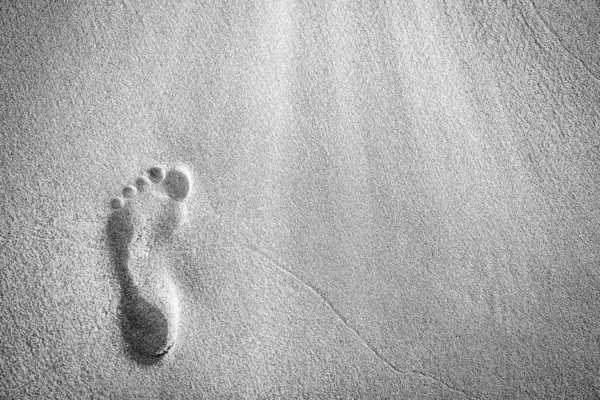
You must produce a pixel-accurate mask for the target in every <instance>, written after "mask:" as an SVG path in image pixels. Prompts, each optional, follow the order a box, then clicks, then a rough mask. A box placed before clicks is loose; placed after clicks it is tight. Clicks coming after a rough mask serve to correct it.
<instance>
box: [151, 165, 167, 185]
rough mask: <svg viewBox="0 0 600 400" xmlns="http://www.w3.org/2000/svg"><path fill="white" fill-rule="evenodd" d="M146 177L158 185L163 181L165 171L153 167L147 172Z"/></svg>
mask: <svg viewBox="0 0 600 400" xmlns="http://www.w3.org/2000/svg"><path fill="white" fill-rule="evenodd" d="M148 176H149V177H150V180H151V181H152V182H154V183H160V182H162V181H163V179H165V170H164V168H162V167H153V168H150V169H149V170H148Z"/></svg>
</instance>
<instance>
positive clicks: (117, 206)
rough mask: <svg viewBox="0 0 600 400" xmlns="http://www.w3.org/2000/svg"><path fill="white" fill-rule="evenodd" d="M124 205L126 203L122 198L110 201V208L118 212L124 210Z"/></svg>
mask: <svg viewBox="0 0 600 400" xmlns="http://www.w3.org/2000/svg"><path fill="white" fill-rule="evenodd" d="M124 205H125V201H124V200H123V199H122V198H120V197H115V198H114V199H112V200H111V201H110V208H112V209H113V210H118V209H120V208H123V206H124Z"/></svg>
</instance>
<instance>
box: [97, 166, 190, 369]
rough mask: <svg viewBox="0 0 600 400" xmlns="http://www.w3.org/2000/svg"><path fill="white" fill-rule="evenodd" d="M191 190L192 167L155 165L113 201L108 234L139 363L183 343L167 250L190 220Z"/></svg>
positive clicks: (127, 334) (125, 328) (126, 327)
mask: <svg viewBox="0 0 600 400" xmlns="http://www.w3.org/2000/svg"><path fill="white" fill-rule="evenodd" d="M161 187H162V189H163V190H162V191H160V190H158V189H160V188H161ZM191 189H192V179H191V173H190V172H189V171H188V170H187V169H186V168H183V167H179V168H174V169H171V170H169V171H165V170H164V169H162V168H160V167H155V168H151V169H149V170H148V171H147V176H141V177H139V178H138V179H137V180H136V181H135V184H134V185H129V186H126V187H125V188H124V189H123V191H122V197H117V198H115V199H113V200H112V201H111V203H110V204H111V207H112V208H113V212H112V214H111V216H110V219H109V223H108V236H109V239H110V244H111V251H112V256H113V261H114V263H115V267H116V270H117V275H118V277H119V281H120V284H121V294H122V296H121V317H122V318H121V322H122V323H121V328H122V332H123V338H124V339H125V341H126V342H127V344H128V348H129V350H130V351H131V352H132V354H133V355H134V356H135V358H136V359H137V360H144V361H148V362H154V361H158V360H160V359H162V358H163V357H164V356H165V355H167V354H168V353H169V352H170V351H172V349H173V347H174V345H175V344H176V342H177V333H178V330H179V324H180V320H179V316H180V310H179V304H180V299H179V295H178V291H177V287H176V286H175V283H174V282H173V280H172V278H171V275H170V267H169V262H168V257H166V255H167V254H166V252H167V251H168V250H169V243H170V238H171V236H172V234H173V233H174V232H175V230H176V229H177V227H179V226H180V225H181V224H182V223H183V222H184V221H185V219H186V217H187V206H186V200H187V198H188V196H189V194H190V192H191ZM163 192H164V193H163Z"/></svg>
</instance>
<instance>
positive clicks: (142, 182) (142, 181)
mask: <svg viewBox="0 0 600 400" xmlns="http://www.w3.org/2000/svg"><path fill="white" fill-rule="evenodd" d="M151 184H152V182H151V181H150V179H148V178H147V177H145V176H140V177H139V178H137V179H136V181H135V186H136V187H137V189H138V190H139V191H140V192H144V191H146V190H147V189H148V188H149V187H150V185H151Z"/></svg>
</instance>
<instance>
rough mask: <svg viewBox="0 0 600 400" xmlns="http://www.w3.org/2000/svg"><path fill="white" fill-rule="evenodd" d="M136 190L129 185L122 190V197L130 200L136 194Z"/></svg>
mask: <svg viewBox="0 0 600 400" xmlns="http://www.w3.org/2000/svg"><path fill="white" fill-rule="evenodd" d="M137 192H138V190H137V188H136V187H135V186H132V185H129V186H125V187H124V188H123V197H125V198H126V199H130V198H132V197H133V196H135V195H136V194H137Z"/></svg>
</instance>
